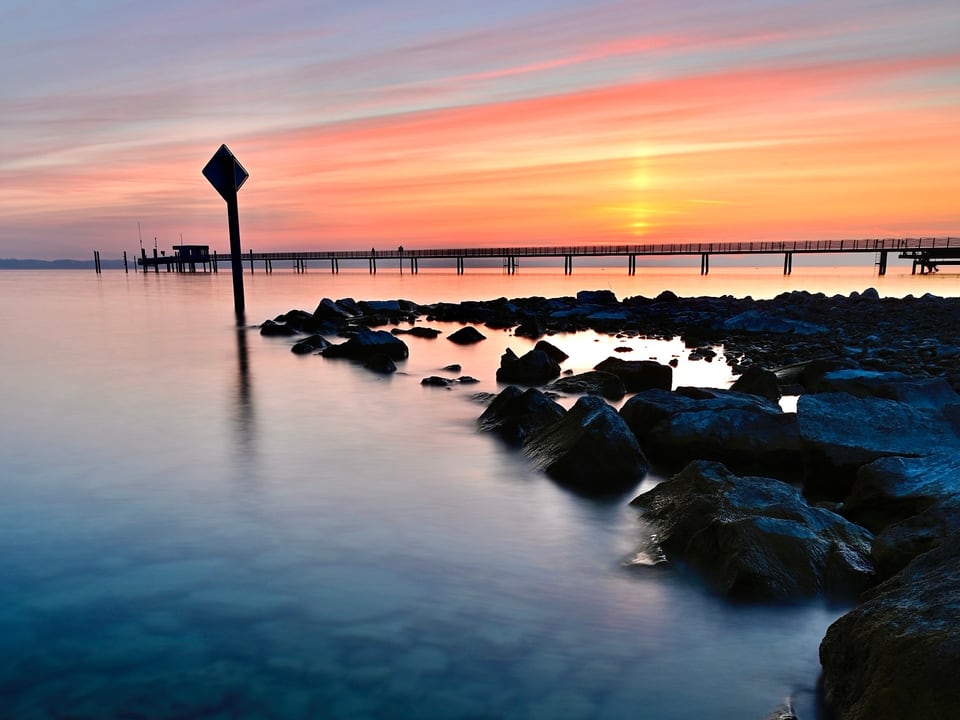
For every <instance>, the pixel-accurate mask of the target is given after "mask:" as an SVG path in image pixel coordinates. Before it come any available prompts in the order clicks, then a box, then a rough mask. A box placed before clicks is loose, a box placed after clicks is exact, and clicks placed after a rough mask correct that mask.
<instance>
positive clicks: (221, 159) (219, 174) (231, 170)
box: [203, 145, 250, 202]
mask: <svg viewBox="0 0 960 720" xmlns="http://www.w3.org/2000/svg"><path fill="white" fill-rule="evenodd" d="M203 176H204V177H205V178H206V179H207V180H209V181H210V184H211V185H213V187H214V189H215V190H216V191H217V192H218V193H220V197H222V198H223V199H224V200H226V201H228V202H229V201H230V200H231V199H232V198H235V197H236V195H237V190H239V189H240V186H242V185H243V183H244V182H246V180H247V178H248V177H250V174H249V173H248V172H247V171H246V170H244V169H243V165H241V164H240V162H239V161H238V160H237V159H236V158H235V157H234V156H233V153H232V152H230V148H228V147H227V146H226V145H221V146H220V149H219V150H217V151H216V152H215V153H214V154H213V157H212V158H210V162H208V163H207V164H206V165H205V166H204V168H203Z"/></svg>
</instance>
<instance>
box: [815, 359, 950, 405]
mask: <svg viewBox="0 0 960 720" xmlns="http://www.w3.org/2000/svg"><path fill="white" fill-rule="evenodd" d="M817 392H845V393H850V394H851V395H854V396H856V397H879V398H887V399H888V400H898V401H900V402H907V403H910V404H911V405H914V406H915V407H929V408H942V407H943V406H944V405H949V404H957V403H960V395H957V393H956V391H955V390H954V389H953V388H952V387H950V384H949V383H948V382H947V381H946V380H944V379H943V378H912V377H910V376H909V375H906V374H904V373H902V372H895V371H892V372H878V371H875V370H864V369H862V368H850V369H841V370H832V371H829V372H826V373H824V374H823V376H822V378H821V379H820V382H819V383H818V384H817Z"/></svg>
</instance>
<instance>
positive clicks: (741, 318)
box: [721, 309, 827, 335]
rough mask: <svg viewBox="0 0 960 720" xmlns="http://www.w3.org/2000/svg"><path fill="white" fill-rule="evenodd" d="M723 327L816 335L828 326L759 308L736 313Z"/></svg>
mask: <svg viewBox="0 0 960 720" xmlns="http://www.w3.org/2000/svg"><path fill="white" fill-rule="evenodd" d="M721 327H722V328H723V329H724V330H739V331H740V332H748V333H765V334H773V335H816V334H818V333H825V332H827V328H826V327H824V326H823V325H817V324H815V323H811V322H806V321H804V320H794V319H792V318H786V317H780V316H778V315H776V314H774V313H770V312H765V311H763V310H759V309H755V310H746V311H745V312H742V313H740V314H738V315H734V316H733V317H732V318H729V319H727V320H725V321H724V322H723V323H722V325H721Z"/></svg>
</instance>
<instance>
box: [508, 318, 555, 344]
mask: <svg viewBox="0 0 960 720" xmlns="http://www.w3.org/2000/svg"><path fill="white" fill-rule="evenodd" d="M546 332H547V328H546V326H545V325H544V324H543V323H542V322H540V321H539V320H536V319H527V320H524V321H523V322H521V323H520V324H519V325H517V327H516V328H515V329H514V331H513V334H514V335H516V336H517V337H525V338H531V339H533V340H536V339H537V338H539V337H543V336H544V335H545V334H546Z"/></svg>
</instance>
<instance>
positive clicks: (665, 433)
mask: <svg viewBox="0 0 960 720" xmlns="http://www.w3.org/2000/svg"><path fill="white" fill-rule="evenodd" d="M620 415H621V416H622V417H623V419H624V420H625V421H626V423H627V425H629V426H630V429H631V430H633V432H634V434H635V435H636V436H637V439H638V440H639V441H640V444H641V445H642V446H643V448H644V450H646V452H647V454H648V455H649V456H650V457H651V458H653V459H654V460H658V461H660V462H662V463H663V464H665V465H667V466H668V467H673V468H676V467H680V466H682V465H684V464H686V463H687V462H689V461H691V460H718V461H720V462H723V463H726V464H727V465H728V466H730V467H732V468H734V469H736V470H739V471H748V472H757V471H760V472H774V471H791V470H796V469H797V468H798V467H799V464H800V438H799V434H798V432H797V416H796V415H795V414H793V413H784V412H783V411H782V410H781V409H780V406H779V405H777V404H776V403H774V402H772V401H770V400H767V399H765V398H761V397H759V396H757V395H748V394H746V393H739V392H735V391H733V390H715V389H710V388H687V387H681V388H677V390H676V392H668V391H665V390H646V391H644V392H642V393H638V394H637V395H634V396H633V397H632V398H630V399H629V400H627V401H626V402H625V403H624V405H623V407H622V408H621V409H620Z"/></svg>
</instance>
